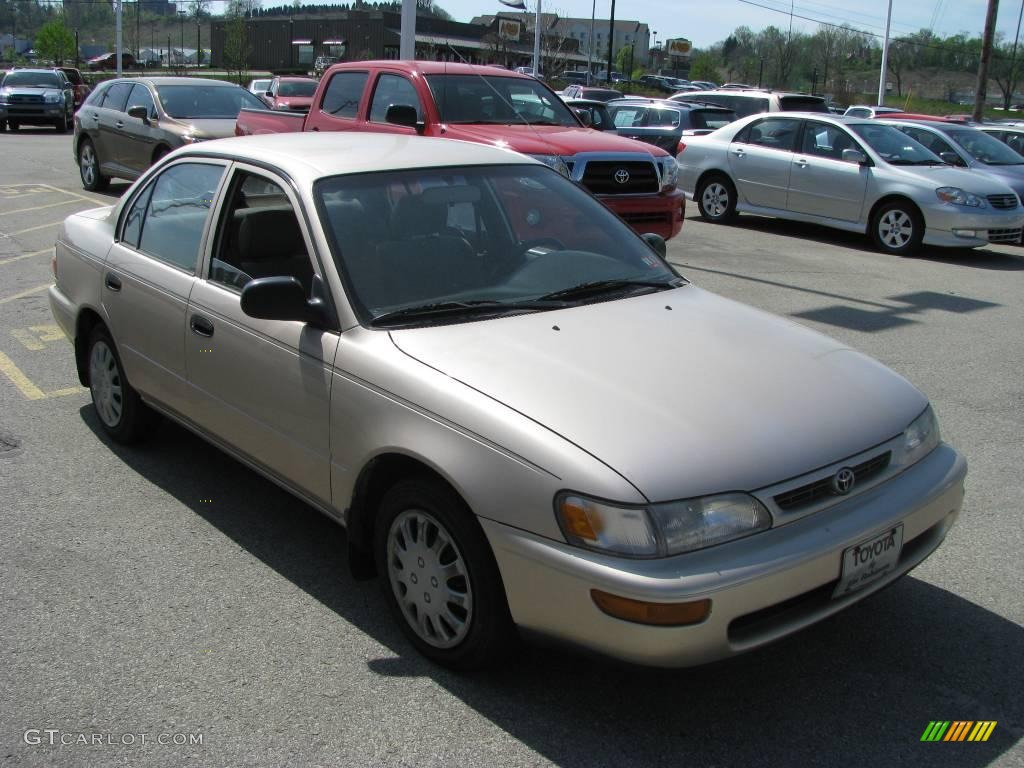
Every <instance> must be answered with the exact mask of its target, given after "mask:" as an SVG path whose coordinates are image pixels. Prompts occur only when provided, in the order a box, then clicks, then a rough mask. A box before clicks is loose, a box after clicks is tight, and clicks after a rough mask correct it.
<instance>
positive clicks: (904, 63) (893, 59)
mask: <svg viewBox="0 0 1024 768" xmlns="http://www.w3.org/2000/svg"><path fill="white" fill-rule="evenodd" d="M916 54H917V50H916V48H915V47H914V45H912V44H911V43H910V42H909V41H907V40H893V41H892V42H891V43H889V58H888V59H887V60H886V67H887V69H888V70H889V71H890V72H892V74H893V77H895V78H896V95H897V96H900V97H902V96H903V77H904V75H906V74H907V70H909V69H911V68H913V67H914V64H915V58H916Z"/></svg>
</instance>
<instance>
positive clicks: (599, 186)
mask: <svg viewBox="0 0 1024 768" xmlns="http://www.w3.org/2000/svg"><path fill="white" fill-rule="evenodd" d="M288 131H376V132H378V133H396V134H420V135H422V136H437V137H443V138H449V139H460V140H462V141H471V142H476V143H479V144H492V145H495V146H499V147H507V148H509V149H512V150H515V151H516V152H521V153H523V154H526V155H531V156H532V157H535V158H537V159H538V160H540V161H541V162H543V163H546V164H547V165H550V166H551V167H553V168H555V169H556V170H558V171H559V172H561V173H563V174H564V175H566V176H568V177H569V178H571V179H573V180H575V181H576V182H577V183H579V184H582V185H583V186H584V187H585V188H586V189H588V190H590V192H591V193H593V194H594V195H596V196H597V197H598V198H599V199H600V200H601V201H602V202H603V203H604V204H605V205H607V206H608V207H609V208H610V209H611V210H612V211H614V212H615V213H617V214H618V215H619V216H620V217H621V218H622V219H623V220H624V221H625V222H626V223H628V224H629V225H630V226H632V227H633V229H634V230H636V231H637V232H640V233H645V232H653V233H655V234H658V235H661V236H662V237H664V238H665V239H666V240H667V239H668V238H670V237H674V236H675V235H677V234H678V233H679V229H680V227H682V223H683V209H684V205H685V198H684V197H683V193H682V192H681V191H679V190H678V189H676V161H675V158H673V157H672V156H671V155H670V154H668V153H667V152H665V151H664V150H662V149H659V148H657V147H655V146H653V145H650V144H643V143H641V142H638V141H633V140H632V139H625V138H621V137H618V136H613V135H612V136H610V135H608V134H607V133H602V132H601V131H595V130H591V129H590V128H587V127H585V126H584V125H583V123H581V122H580V120H579V118H577V117H576V114H575V113H574V112H573V111H572V110H571V109H570V108H569V107H567V106H566V105H565V104H564V103H563V102H562V100H561V99H559V98H558V96H557V95H556V94H555V93H554V91H552V90H551V89H550V88H548V87H547V86H546V85H545V84H544V83H542V82H540V81H539V80H537V79H535V78H532V77H528V76H526V75H520V74H517V73H515V72H510V71H507V70H503V69H498V68H496V67H485V66H474V65H471V64H452V63H448V62H434V61H358V62H345V63H343V64H335V65H334V66H332V67H331V68H330V69H328V70H327V72H326V73H324V76H323V78H322V79H321V80H320V85H319V87H318V88H317V91H316V93H315V94H314V96H313V105H312V107H311V108H310V111H309V113H308V115H302V114H289V113H287V112H268V111H260V110H249V109H243V110H242V111H241V112H240V113H239V114H238V121H237V122H236V123H235V133H236V134H238V135H239V136H246V135H254V134H261V133H283V132H288Z"/></svg>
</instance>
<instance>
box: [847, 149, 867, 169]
mask: <svg viewBox="0 0 1024 768" xmlns="http://www.w3.org/2000/svg"><path fill="white" fill-rule="evenodd" d="M843 162H844V163H855V164H856V165H867V163H868V156H867V155H865V154H864V153H863V152H861V151H860V150H859V149H844V150H843Z"/></svg>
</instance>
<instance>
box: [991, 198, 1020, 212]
mask: <svg viewBox="0 0 1024 768" xmlns="http://www.w3.org/2000/svg"><path fill="white" fill-rule="evenodd" d="M988 204H989V205H991V206H992V207H993V208H1001V209H1003V210H1009V209H1011V208H1016V207H1017V196H1016V195H989V196H988Z"/></svg>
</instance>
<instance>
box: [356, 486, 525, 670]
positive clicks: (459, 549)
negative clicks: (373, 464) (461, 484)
mask: <svg viewBox="0 0 1024 768" xmlns="http://www.w3.org/2000/svg"><path fill="white" fill-rule="evenodd" d="M374 556H375V558H376V562H377V573H378V574H379V578H380V581H381V588H382V589H383V591H384V596H385V599H386V600H387V602H388V605H389V606H390V608H391V611H392V613H393V614H394V616H395V619H396V620H397V621H398V624H399V626H400V627H401V628H402V631H403V632H404V633H405V635H406V637H408V638H409V640H410V642H412V644H413V645H414V646H415V647H416V649H417V650H418V651H419V652H420V653H421V654H423V655H424V656H426V657H427V658H428V659H430V660H432V661H434V662H436V663H437V664H440V665H442V666H444V667H448V668H450V669H455V670H459V671H467V670H472V669H478V668H480V667H483V666H486V665H489V664H492V663H494V662H496V661H498V660H500V659H502V658H504V657H505V655H506V654H507V652H508V650H509V648H510V647H511V644H512V642H513V641H514V638H515V637H516V632H515V626H514V625H513V623H512V618H511V615H510V614H509V610H508V603H507V601H506V599H505V588H504V586H503V584H502V581H501V575H500V574H499V573H498V566H497V563H496V562H495V560H494V554H493V553H492V552H491V548H490V545H489V544H488V543H487V539H486V538H485V536H484V534H483V531H482V530H481V529H480V526H479V524H478V523H477V521H476V518H475V517H474V516H473V513H472V512H471V511H470V510H469V508H468V507H467V506H466V504H465V503H464V502H463V501H462V500H461V499H460V498H459V497H458V496H457V495H456V494H455V493H454V492H453V491H452V490H451V489H450V488H448V487H447V486H446V485H444V484H443V483H441V482H439V481H438V480H435V479H434V478H431V477H426V476H424V477H411V478H408V479H406V480H402V481H400V482H399V483H397V484H396V485H395V486H393V487H392V488H391V489H390V490H389V491H388V492H387V493H386V494H385V495H384V498H383V500H382V501H381V505H380V509H379V510H378V513H377V518H376V521H375V526H374ZM420 590H423V591H422V595H421V594H420ZM445 597H447V598H450V599H447V600H446V599H444V598H445Z"/></svg>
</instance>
